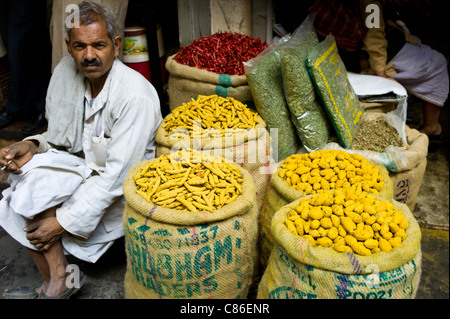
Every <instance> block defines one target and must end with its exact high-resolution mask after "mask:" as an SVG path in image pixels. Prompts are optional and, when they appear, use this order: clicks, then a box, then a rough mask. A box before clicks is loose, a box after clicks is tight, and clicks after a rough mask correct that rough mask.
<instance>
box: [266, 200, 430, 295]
mask: <svg viewBox="0 0 450 319" xmlns="http://www.w3.org/2000/svg"><path fill="white" fill-rule="evenodd" d="M320 196H322V194H318V195H310V196H308V197H306V198H308V199H307V200H305V197H303V198H299V199H297V200H296V201H294V202H292V203H290V204H288V205H286V206H284V207H282V208H281V209H280V210H279V211H278V212H277V213H276V214H275V216H274V217H273V222H272V232H273V234H274V237H275V246H274V248H273V250H272V253H271V255H270V258H269V261H268V266H267V269H266V271H265V272H264V275H263V276H262V278H261V282H260V284H259V288H258V295H257V298H263V299H267V298H269V299H272V298H273V299H409V298H410V299H413V298H414V297H415V294H416V292H417V288H418V285H419V282H420V275H421V271H422V263H421V260H422V252H421V248H420V240H421V232H420V228H419V225H418V223H417V221H416V220H415V218H414V217H413V215H412V213H411V211H410V210H409V208H408V207H407V206H406V205H404V204H401V203H398V202H396V201H395V200H393V199H389V200H386V199H381V197H380V198H378V197H377V200H379V201H380V203H384V202H387V203H388V204H387V205H386V204H383V205H385V206H386V207H387V209H388V210H389V209H392V206H393V210H394V211H396V212H401V214H403V217H402V218H405V219H406V222H405V221H403V219H401V222H402V223H405V225H407V227H406V226H404V225H402V226H403V227H405V228H400V227H399V229H404V234H403V236H402V237H403V238H404V239H403V240H402V242H401V245H397V246H396V247H393V248H392V249H391V250H389V251H388V250H385V251H383V250H381V248H380V251H377V252H376V253H371V254H367V255H360V254H358V253H355V252H350V251H347V250H346V249H343V251H342V252H341V251H339V250H340V249H337V250H336V249H334V248H332V247H326V246H327V245H328V244H326V242H327V241H326V240H323V243H324V244H325V245H322V244H321V245H320V246H319V245H317V244H312V243H311V241H309V240H307V239H305V238H303V237H301V236H298V235H296V234H293V233H292V232H291V231H290V230H289V229H288V226H287V225H286V220H289V218H292V216H293V215H292V213H291V212H292V210H294V211H297V210H296V207H297V206H299V205H301V203H302V201H303V202H306V201H308V200H309V201H310V202H311V201H313V202H314V201H315V199H314V198H318V197H320ZM389 206H390V207H389ZM381 211H382V210H381V209H380V213H376V215H370V216H377V214H381ZM398 214H399V216H400V215H401V214H400V213H398ZM378 217H380V218H381V216H378ZM378 217H377V218H378ZM394 218H395V217H393V219H394ZM359 224H360V223H358V225H359ZM358 228H359V226H356V229H355V230H354V231H353V234H355V235H356V233H357V232H358ZM398 231H400V230H398ZM398 231H397V232H398ZM356 236H358V235H356ZM341 237H342V236H341ZM352 238H353V239H356V238H355V237H354V236H352ZM335 240H336V241H337V242H338V243H339V242H342V239H341V238H340V237H336V239H335ZM344 241H345V239H344ZM347 241H350V239H347ZM319 242H320V241H319ZM358 242H359V243H361V241H358ZM338 245H340V244H338ZM342 245H343V244H342ZM353 245H354V246H355V248H356V250H357V251H358V246H360V245H364V244H355V243H354V244H353ZM368 245H369V246H370V247H373V246H374V244H373V242H372V243H370V244H368ZM338 247H343V246H338ZM366 249H367V248H366ZM373 250H375V248H372V251H373Z"/></svg>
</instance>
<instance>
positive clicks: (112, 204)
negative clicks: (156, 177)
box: [27, 59, 162, 262]
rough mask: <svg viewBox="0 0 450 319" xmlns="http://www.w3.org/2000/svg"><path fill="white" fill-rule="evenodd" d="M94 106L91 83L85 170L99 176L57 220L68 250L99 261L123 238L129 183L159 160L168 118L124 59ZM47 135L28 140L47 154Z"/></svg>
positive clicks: (149, 88) (152, 91) (85, 185)
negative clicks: (158, 139) (140, 167)
mask: <svg viewBox="0 0 450 319" xmlns="http://www.w3.org/2000/svg"><path fill="white" fill-rule="evenodd" d="M90 102H91V93H90V85H89V82H88V81H86V92H85V114H84V126H83V135H82V145H83V152H84V157H85V165H86V166H87V167H88V168H89V169H91V170H92V171H93V174H92V177H89V178H88V179H87V181H86V182H85V183H83V184H81V186H80V187H79V188H78V189H77V190H76V191H75V192H74V194H73V195H72V196H71V197H70V198H68V199H67V200H66V201H65V202H64V203H63V204H62V206H61V207H60V208H58V209H57V210H56V216H57V219H58V222H59V223H60V224H61V226H62V227H64V229H65V230H67V233H66V234H65V235H64V237H63V246H64V248H65V249H66V251H68V252H69V253H70V254H72V255H74V256H76V257H78V258H80V259H83V260H88V261H91V262H95V261H96V260H97V259H98V258H99V257H100V256H101V254H103V253H104V252H105V251H106V249H107V248H108V247H109V245H110V244H111V241H113V240H115V239H117V238H119V237H121V236H123V229H122V213H123V209H124V204H125V201H124V198H123V191H122V187H123V182H124V180H125V178H126V176H127V175H128V172H129V170H130V169H131V167H133V166H134V165H135V164H136V163H138V162H140V161H143V160H146V159H151V158H153V157H154V156H155V149H156V146H155V133H156V130H157V128H158V126H159V125H160V123H161V122H162V115H161V109H160V102H159V98H158V95H157V93H156V90H155V89H154V87H153V86H152V85H151V84H150V83H149V82H148V81H147V80H146V79H145V78H144V77H143V76H142V75H141V74H139V73H138V72H136V71H134V70H132V69H131V68H129V67H127V66H126V65H124V64H123V63H122V62H120V61H119V60H118V59H116V60H115V62H114V64H113V66H112V68H111V70H110V72H109V74H108V77H107V80H106V82H105V84H104V86H103V89H102V91H101V92H100V93H99V94H98V95H97V96H96V97H95V100H93V103H92V105H91V103H90ZM49 121H51V119H49ZM45 136H46V135H45V133H44V134H41V135H35V136H31V137H28V138H27V139H34V140H37V141H38V142H39V148H38V150H39V152H46V151H47V150H48V149H50V148H51V145H50V144H48V142H47V141H46V139H45ZM99 144H101V145H99ZM97 244H98V247H97V246H95V245H97ZM89 246H91V249H90V250H89V249H87V248H86V247H89Z"/></svg>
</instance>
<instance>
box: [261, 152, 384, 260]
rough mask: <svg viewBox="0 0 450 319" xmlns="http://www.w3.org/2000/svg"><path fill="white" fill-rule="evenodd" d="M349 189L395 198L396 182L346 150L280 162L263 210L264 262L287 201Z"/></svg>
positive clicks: (372, 164) (381, 169)
mask: <svg viewBox="0 0 450 319" xmlns="http://www.w3.org/2000/svg"><path fill="white" fill-rule="evenodd" d="M335 189H348V190H349V191H351V192H354V193H361V192H367V193H373V194H377V195H380V196H382V197H383V198H387V199H391V198H393V185H392V181H391V179H390V178H389V174H388V171H387V170H386V168H385V167H384V166H383V165H380V164H375V163H371V162H369V161H367V160H366V159H365V158H363V157H362V156H359V155H356V156H355V155H350V154H349V153H347V152H346V151H343V150H342V151H341V150H339V151H335V150H326V151H325V150H320V151H314V152H311V153H306V154H294V155H291V156H290V157H288V158H287V159H286V160H284V161H281V162H279V163H278V166H277V170H276V172H274V173H273V174H272V176H271V179H270V184H269V187H268V189H267V193H266V197H265V200H264V205H263V209H262V210H261V234H260V237H261V244H260V245H261V248H260V249H261V265H262V268H263V269H264V268H265V266H266V265H267V260H268V257H269V256H270V252H271V250H272V248H273V245H274V235H273V233H272V231H271V223H272V218H273V216H274V215H275V214H276V212H277V211H278V210H279V209H280V208H281V207H283V206H284V205H286V204H289V203H291V202H293V201H295V200H296V199H298V198H301V197H304V196H306V195H310V194H317V193H323V192H326V191H328V190H335Z"/></svg>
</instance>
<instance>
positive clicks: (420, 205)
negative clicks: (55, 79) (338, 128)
mask: <svg viewBox="0 0 450 319" xmlns="http://www.w3.org/2000/svg"><path fill="white" fill-rule="evenodd" d="M411 107H412V108H413V109H415V110H416V111H417V112H418V114H419V115H420V112H421V108H420V105H412V106H411ZM441 122H442V125H443V128H444V132H443V134H444V140H443V141H441V142H438V143H430V147H429V153H428V156H427V169H426V172H425V175H424V178H423V182H422V186H421V189H420V192H419V196H418V198H417V202H416V207H415V209H414V211H413V214H414V216H415V217H416V219H417V220H418V222H419V224H420V225H421V228H422V252H423V260H422V276H421V282H420V285H419V289H418V292H417V295H416V298H417V299H448V298H449V241H448V240H449V238H448V237H449V236H448V225H449V156H448V155H449V149H448V136H449V134H448V127H449V126H448V108H445V107H444V111H443V114H442V116H441ZM418 125H420V123H418V124H417V125H416V126H418ZM410 126H411V127H414V125H410ZM1 131H3V133H0V142H1V143H8V142H7V141H4V140H3V141H1V138H3V139H9V140H11V139H12V140H14V136H13V135H14V132H17V128H10V129H9V131H8V130H6V131H7V132H5V131H4V130H1ZM1 131H0V132H1ZM2 134H6V136H5V135H3V136H4V137H2ZM1 146H2V145H0V147H1ZM0 182H1V184H0V186H2V187H3V188H4V187H6V186H7V185H6V184H5V177H4V176H3V177H1V176H0ZM437 199H439V200H437ZM69 262H70V263H76V264H77V265H79V267H80V269H81V270H82V271H83V272H84V273H85V274H86V275H87V276H88V280H87V283H86V285H85V286H84V287H83V288H82V289H81V290H80V292H79V293H78V294H77V295H76V296H74V297H73V298H78V299H121V298H124V287H123V279H124V275H125V267H126V255H125V249H124V241H123V239H122V240H119V241H117V242H116V243H115V244H114V245H113V246H112V248H111V249H110V250H109V251H108V252H107V253H106V254H105V255H104V256H103V257H102V258H100V260H99V261H98V262H97V263H96V264H89V263H85V262H80V261H78V260H75V259H74V258H70V257H69ZM40 283H41V282H40V276H39V274H38V270H37V269H36V267H35V266H34V264H33V261H32V259H31V257H30V256H29V255H28V254H27V253H26V252H25V249H24V248H23V247H21V246H20V245H19V244H17V243H16V242H15V241H14V240H13V239H11V238H10V237H9V236H8V235H7V234H6V232H5V231H4V230H3V229H1V228H0V298H2V297H1V294H2V293H3V291H4V289H5V288H9V287H14V286H19V285H40Z"/></svg>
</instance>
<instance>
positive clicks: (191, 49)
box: [166, 32, 267, 110]
mask: <svg viewBox="0 0 450 319" xmlns="http://www.w3.org/2000/svg"><path fill="white" fill-rule="evenodd" d="M266 47H267V43H266V42H265V41H262V40H260V39H255V38H252V37H249V36H245V35H240V34H237V33H231V32H218V33H215V34H213V35H211V36H208V37H202V38H199V39H196V40H194V41H193V42H192V43H191V44H190V45H188V46H186V48H181V49H180V51H179V52H178V53H176V54H174V55H172V56H170V57H169V58H168V59H167V62H166V69H167V71H168V72H169V80H168V89H167V92H168V95H169V107H170V109H171V110H172V109H174V108H176V107H178V106H179V105H181V104H182V103H185V102H188V101H190V99H191V98H194V99H195V98H197V96H198V95H212V94H217V95H220V96H223V97H227V96H230V97H234V98H236V99H237V100H239V101H242V102H245V103H253V97H252V94H251V91H250V89H249V87H248V83H247V78H246V76H245V74H244V66H243V62H246V61H248V60H250V59H252V58H254V57H256V56H257V55H258V54H259V53H261V52H262V51H263V50H264V49H265V48H266Z"/></svg>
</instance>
